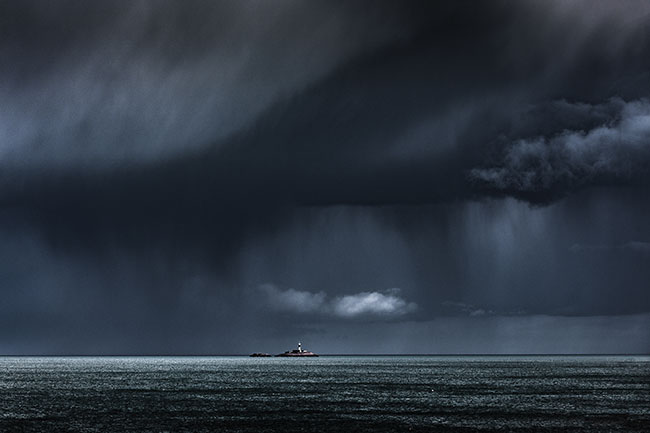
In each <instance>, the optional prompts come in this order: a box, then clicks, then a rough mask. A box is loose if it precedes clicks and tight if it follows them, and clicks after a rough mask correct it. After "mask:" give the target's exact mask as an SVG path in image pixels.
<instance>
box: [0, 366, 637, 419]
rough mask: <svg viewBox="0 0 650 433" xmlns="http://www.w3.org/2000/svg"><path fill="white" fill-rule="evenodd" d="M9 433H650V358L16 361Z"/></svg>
mask: <svg viewBox="0 0 650 433" xmlns="http://www.w3.org/2000/svg"><path fill="white" fill-rule="evenodd" d="M0 431H2V432H59V431H61V432H279V431H283V432H389V431H390V432H408V431H413V432H470V431H485V432H491V431H512V432H544V431H549V432H550V431H584V432H608V431H616V432H650V357H632V356H630V357H626V356H621V357H603V356H594V357H591V356H584V357H582V356H581V357H565V356H549V357H519V356H513V357H493V356H486V357H478V356H476V357H472V356H461V357H448V356H439V357H434V356H384V357H382V356H340V357H337V356H327V357H319V358H248V357H133V358H128V357H125V358H118V357H97V358H91V357H72V358H31V357H29V358H25V357H15V358H14V357H5V358H0Z"/></svg>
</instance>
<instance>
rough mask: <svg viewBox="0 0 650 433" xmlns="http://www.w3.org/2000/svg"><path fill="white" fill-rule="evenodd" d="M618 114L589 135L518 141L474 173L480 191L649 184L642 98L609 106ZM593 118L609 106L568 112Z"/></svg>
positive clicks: (649, 125) (649, 106)
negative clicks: (496, 159)
mask: <svg viewBox="0 0 650 433" xmlns="http://www.w3.org/2000/svg"><path fill="white" fill-rule="evenodd" d="M603 105H611V106H614V107H616V108H614V111H615V112H616V113H615V114H614V115H613V116H611V117H609V118H608V119H605V122H604V123H602V124H600V125H598V126H596V127H594V128H592V129H589V130H569V129H565V130H564V131H562V132H561V133H559V134H557V135H554V136H551V137H550V138H546V137H543V136H541V137H534V138H530V139H520V140H517V141H516V142H514V143H512V144H511V145H509V146H508V147H507V148H506V149H505V150H504V155H503V160H502V161H500V162H499V163H497V164H498V165H497V167H490V168H481V169H473V170H472V171H471V177H472V178H473V179H475V180H476V181H477V183H479V184H480V185H481V186H483V187H485V188H488V189H495V190H500V191H504V192H511V193H513V194H517V193H519V194H523V195H525V194H527V193H529V194H535V193H540V194H550V195H554V194H562V193H565V192H567V191H572V190H575V189H577V188H580V187H584V186H587V185H598V184H605V185H606V184H608V183H613V184H616V183H624V184H625V183H628V184H641V185H647V184H648V183H649V181H650V103H649V102H648V101H647V100H645V99H643V100H639V101H635V102H630V103H625V102H623V101H620V100H612V101H610V102H609V103H608V104H603ZM570 108H573V110H574V111H575V110H584V111H586V112H587V113H589V114H588V115H584V114H583V115H582V116H583V117H586V118H587V117H589V118H590V120H593V117H595V116H593V114H591V113H602V112H608V111H612V108H610V107H607V106H605V107H602V106H595V107H594V106H589V105H586V104H579V105H578V106H577V107H570Z"/></svg>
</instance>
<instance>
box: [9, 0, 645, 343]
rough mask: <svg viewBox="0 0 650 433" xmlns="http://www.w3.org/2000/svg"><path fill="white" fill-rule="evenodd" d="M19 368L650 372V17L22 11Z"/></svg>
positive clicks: (16, 83)
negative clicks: (414, 366)
mask: <svg viewBox="0 0 650 433" xmlns="http://www.w3.org/2000/svg"><path fill="white" fill-rule="evenodd" d="M0 58H1V59H2V61H1V62H0V101H2V102H1V103H0V295H1V298H0V354H238V353H241V354H246V353H250V352H254V351H266V352H270V353H279V352H281V351H284V350H287V349H289V348H291V347H293V346H294V345H295V343H297V341H299V340H300V341H302V342H303V345H304V347H306V348H307V349H310V350H313V351H315V352H317V353H647V352H650V222H649V221H650V94H649V93H650V91H648V89H650V3H649V2H647V1H645V0H618V1H606V0H548V1H533V0H530V1H527V0H520V1H514V0H512V1H505V0H503V1H501V0H496V1H454V2H444V3H443V2H430V1H422V2H418V1H408V2H394V1H385V2H381V1H377V2H372V3H369V2H364V1H349V0H346V1H318V0H313V1H302V0H279V1H273V2H269V1H252V0H236V1H235V0H232V1H218V2H212V1H166V0H160V1H145V0H142V1H111V2H88V1H81V0H79V1H67V0H60V1H57V2H44V1H25V0H21V1H3V2H0Z"/></svg>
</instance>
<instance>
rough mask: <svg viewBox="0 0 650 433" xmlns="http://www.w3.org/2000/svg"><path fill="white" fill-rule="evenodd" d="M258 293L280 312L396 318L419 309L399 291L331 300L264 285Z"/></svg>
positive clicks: (318, 294) (393, 290) (361, 293)
mask: <svg viewBox="0 0 650 433" xmlns="http://www.w3.org/2000/svg"><path fill="white" fill-rule="evenodd" d="M259 289H260V290H261V291H262V293H264V294H265V296H266V299H267V302H268V305H269V306H270V307H271V309H273V310H275V311H279V312H290V313H301V314H305V313H314V314H323V315H331V316H337V317H341V318H354V317H362V316H373V317H382V316H384V317H397V316H403V315H405V314H407V313H411V312H413V311H415V310H416V309H417V305H416V304H415V303H413V302H407V301H406V300H404V299H402V298H401V297H400V296H399V294H400V290H399V289H396V288H394V289H390V290H386V291H384V292H360V293H355V294H352V295H344V296H338V297H332V298H329V297H328V296H327V295H326V294H325V293H324V292H317V293H314V292H309V291H301V290H295V289H286V290H281V289H279V288H277V287H276V286H274V285H272V284H264V285H261V286H260V288H259Z"/></svg>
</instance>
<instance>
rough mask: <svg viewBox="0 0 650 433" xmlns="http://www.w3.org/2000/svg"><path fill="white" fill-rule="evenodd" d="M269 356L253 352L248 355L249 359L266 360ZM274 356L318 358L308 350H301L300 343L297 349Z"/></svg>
mask: <svg viewBox="0 0 650 433" xmlns="http://www.w3.org/2000/svg"><path fill="white" fill-rule="evenodd" d="M270 356H273V355H269V354H268V353H263V352H255V353H251V354H250V357H251V358H268V357H270ZM275 356H281V357H294V356H318V355H316V354H315V353H314V352H310V351H309V350H303V348H302V343H298V348H297V349H293V350H287V351H286V352H284V353H281V354H279V355H275Z"/></svg>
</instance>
